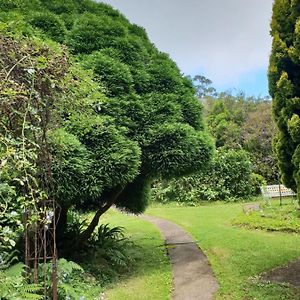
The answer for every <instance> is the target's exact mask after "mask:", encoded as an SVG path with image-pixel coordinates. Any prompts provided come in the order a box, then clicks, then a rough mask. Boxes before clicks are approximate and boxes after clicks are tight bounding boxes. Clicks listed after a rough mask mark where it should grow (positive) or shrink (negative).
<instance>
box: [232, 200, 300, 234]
mask: <svg viewBox="0 0 300 300" xmlns="http://www.w3.org/2000/svg"><path fill="white" fill-rule="evenodd" d="M298 208H299V205H298V202H297V201H296V200H294V199H284V200H283V202H282V205H280V202H279V201H278V200H271V201H268V202H266V201H264V200H262V201H260V210H259V211H253V212H251V213H249V214H245V213H241V214H239V215H238V216H237V217H236V218H234V219H233V221H232V224H233V225H237V226H243V227H246V228H250V229H262V230H268V231H286V232H295V233H300V211H299V210H298Z"/></svg>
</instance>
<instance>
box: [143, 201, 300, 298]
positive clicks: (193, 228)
mask: <svg viewBox="0 0 300 300" xmlns="http://www.w3.org/2000/svg"><path fill="white" fill-rule="evenodd" d="M243 205H244V204H212V205H206V206H199V207H183V206H176V204H167V205H156V206H152V207H150V208H149V209H148V210H147V211H146V213H147V214H149V215H153V216H158V217H162V218H165V219H168V220H171V221H173V222H174V223H177V224H178V225H180V226H182V227H183V228H184V229H186V231H187V232H189V233H190V234H191V235H192V236H193V237H194V239H195V240H197V241H198V244H199V246H200V247H201V249H202V250H203V251H204V252H205V253H206V255H207V256H208V258H209V261H210V263H211V265H212V268H213V271H214V273H215V275H216V277H217V279H218V281H219V284H220V290H219V292H218V294H217V295H216V299H220V300H221V299H222V300H226V299H230V300H234V299H239V300H240V299H261V300H267V299H269V300H279V299H280V300H282V299H300V293H299V290H296V289H294V288H291V287H288V286H283V285H277V284H262V283H260V282H259V281H258V280H257V275H259V274H260V273H262V272H264V271H268V270H270V269H272V268H275V267H277V266H281V265H284V264H287V263H288V262H289V261H291V260H295V259H297V258H299V257H300V236H299V235H298V234H291V233H279V232H265V231H259V230H249V229H245V228H239V227H234V226H232V225H231V221H232V220H233V219H234V218H236V216H238V215H239V214H240V213H241V212H242V207H243Z"/></svg>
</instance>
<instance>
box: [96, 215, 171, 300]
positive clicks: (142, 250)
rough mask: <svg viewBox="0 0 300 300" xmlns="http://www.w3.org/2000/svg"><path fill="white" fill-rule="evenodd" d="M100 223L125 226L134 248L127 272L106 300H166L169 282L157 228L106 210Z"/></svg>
mask: <svg viewBox="0 0 300 300" xmlns="http://www.w3.org/2000/svg"><path fill="white" fill-rule="evenodd" d="M101 223H109V224H110V226H123V227H125V234H126V236H128V237H129V238H130V240H131V241H133V242H134V243H135V245H137V246H138V248H137V250H136V252H135V253H134V254H133V255H134V256H135V258H136V259H137V260H136V262H135V264H134V266H133V268H132V270H131V272H130V273H128V272H127V273H125V274H124V275H123V277H122V278H120V280H118V282H117V284H115V285H113V286H112V287H111V288H110V289H108V290H106V291H105V294H106V295H107V299H108V300H114V299H115V300H120V299H122V300H127V299H128V300H140V299H143V300H148V299H149V300H153V299H155V300H167V299H169V298H170V290H171V283H172V275H171V266H170V263H169V259H168V257H167V255H166V254H165V250H164V247H163V244H164V242H163V240H162V238H161V236H160V233H159V231H158V230H157V228H156V227H155V226H154V225H152V224H150V223H148V222H146V221H144V220H142V219H141V218H138V217H135V216H129V215H125V214H121V213H119V212H117V211H115V210H110V211H109V212H108V213H106V214H105V216H104V217H103V219H102V220H101Z"/></svg>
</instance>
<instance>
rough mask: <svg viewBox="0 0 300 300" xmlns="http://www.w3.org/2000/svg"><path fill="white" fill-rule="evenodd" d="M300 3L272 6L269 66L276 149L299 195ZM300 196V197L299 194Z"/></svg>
mask: <svg viewBox="0 0 300 300" xmlns="http://www.w3.org/2000/svg"><path fill="white" fill-rule="evenodd" d="M299 16H300V11H299V3H298V1H282V0H276V1H274V5H273V16H272V22H271V35H272V37H273V44H272V53H271V56H270V65H269V90H270V94H271V96H272V98H273V113H274V118H275V122H276V124H277V127H278V131H279V132H278V135H277V137H276V139H275V141H274V147H275V150H276V154H277V157H278V160H279V167H280V171H281V175H282V180H283V182H284V183H285V184H286V186H288V187H290V188H292V189H293V190H295V191H298V192H299V188H300V184H299V182H300V171H299V170H300V169H299V166H300V165H299V162H300V160H299V159H300V152H299V149H300V148H299V141H300V139H299V137H300V135H299V132H300V130H299V129H300V122H299V111H300V110H299V107H300V106H299V105H300V101H299V96H300V88H299V87H300V85H299V78H300V77H299V76H300V62H299V51H300V48H299V46H300V45H299V37H300V35H299V34H300V32H299V28H300V27H299V25H300V23H299ZM298 194H299V193H298Z"/></svg>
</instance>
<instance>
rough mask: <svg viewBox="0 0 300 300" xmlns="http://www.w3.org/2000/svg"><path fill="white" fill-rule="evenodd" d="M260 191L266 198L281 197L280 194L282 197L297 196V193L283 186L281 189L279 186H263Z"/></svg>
mask: <svg viewBox="0 0 300 300" xmlns="http://www.w3.org/2000/svg"><path fill="white" fill-rule="evenodd" d="M260 190H261V193H262V195H263V197H266V198H277V197H280V193H281V196H282V197H291V196H296V193H295V192H294V191H293V190H291V189H289V188H287V187H285V186H284V185H283V184H281V185H280V187H279V184H274V185H266V186H261V187H260Z"/></svg>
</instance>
